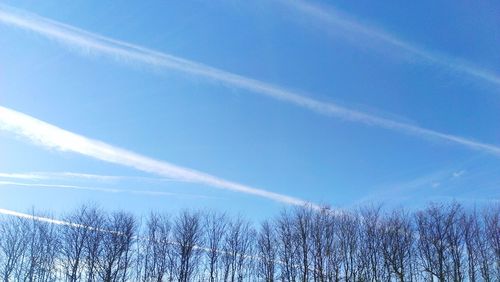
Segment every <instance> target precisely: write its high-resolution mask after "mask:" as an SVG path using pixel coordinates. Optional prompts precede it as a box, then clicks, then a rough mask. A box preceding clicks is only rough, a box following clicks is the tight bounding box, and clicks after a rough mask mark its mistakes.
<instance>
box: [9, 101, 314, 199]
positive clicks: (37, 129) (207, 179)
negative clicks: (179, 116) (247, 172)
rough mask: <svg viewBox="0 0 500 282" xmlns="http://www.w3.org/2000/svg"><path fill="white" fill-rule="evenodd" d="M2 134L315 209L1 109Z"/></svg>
mask: <svg viewBox="0 0 500 282" xmlns="http://www.w3.org/2000/svg"><path fill="white" fill-rule="evenodd" d="M0 130H6V131H9V132H13V133H15V134H18V135H20V136H24V137H27V138H28V139H30V140H31V141H32V142H34V143H35V144H37V145H41V146H43V147H46V148H51V149H56V150H60V151H66V152H74V153H78V154H81V155H84V156H88V157H92V158H95V159H98V160H101V161H105V162H109V163H113V164H118V165H123V166H127V167H131V168H135V169H137V170H140V171H143V172H148V173H152V174H155V175H158V176H161V177H167V178H171V179H175V180H179V181H185V182H191V183H198V184H203V185H208V186H211V187H215V188H220V189H225V190H231V191H235V192H240V193H245V194H250V195H254V196H259V197H263V198H267V199H271V200H274V201H277V202H281V203H286V204H291V205H299V206H302V205H312V204H311V203H308V202H307V201H305V200H302V199H298V198H295V197H291V196H287V195H283V194H279V193H274V192H271V191H267V190H263V189H258V188H254V187H250V186H246V185H243V184H240V183H236V182H231V181H228V180H225V179H222V178H219V177H216V176H213V175H210V174H207V173H203V172H200V171H196V170H192V169H189V168H184V167H181V166H177V165H174V164H171V163H168V162H164V161H159V160H155V159H152V158H148V157H146V156H143V155H140V154H137V153H134V152H131V151H128V150H125V149H121V148H118V147H115V146H112V145H109V144H106V143H103V142H100V141H97V140H93V139H90V138H87V137H84V136H82V135H78V134H76V133H73V132H70V131H67V130H64V129H61V128H59V127H57V126H54V125H51V124H49V123H46V122H44V121H41V120H39V119H36V118H33V117H31V116H28V115H26V114H23V113H20V112H17V111H14V110H11V109H8V108H5V107H2V106H0Z"/></svg>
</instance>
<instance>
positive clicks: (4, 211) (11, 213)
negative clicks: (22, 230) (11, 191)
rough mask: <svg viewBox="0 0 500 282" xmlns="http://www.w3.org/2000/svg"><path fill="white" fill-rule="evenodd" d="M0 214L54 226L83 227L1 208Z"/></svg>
mask: <svg viewBox="0 0 500 282" xmlns="http://www.w3.org/2000/svg"><path fill="white" fill-rule="evenodd" d="M0 214H3V215H7V216H15V217H18V218H23V219H29V220H36V221H41V222H46V223H50V224H56V225H67V226H73V227H83V225H80V224H75V223H70V222H66V221H62V220H57V219H53V218H50V217H42V216H37V215H33V214H27V213H22V212H16V211H13V210H8V209H2V208H0Z"/></svg>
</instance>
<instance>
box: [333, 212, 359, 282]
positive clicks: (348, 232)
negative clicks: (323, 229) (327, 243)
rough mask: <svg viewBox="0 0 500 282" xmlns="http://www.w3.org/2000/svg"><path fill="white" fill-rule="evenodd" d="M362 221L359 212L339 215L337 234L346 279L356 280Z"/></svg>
mask: <svg viewBox="0 0 500 282" xmlns="http://www.w3.org/2000/svg"><path fill="white" fill-rule="evenodd" d="M359 225H360V222H359V217H358V215H357V214H352V213H351V214H348V213H343V214H341V215H339V217H338V224H337V232H336V234H337V236H338V240H339V249H340V253H341V263H342V269H343V272H344V280H345V281H356V279H357V275H358V272H357V268H358V259H359V256H358V251H359V249H358V247H359V243H360V242H359V233H360V231H359V230H360V226H359Z"/></svg>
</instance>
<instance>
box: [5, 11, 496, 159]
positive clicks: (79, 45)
mask: <svg viewBox="0 0 500 282" xmlns="http://www.w3.org/2000/svg"><path fill="white" fill-rule="evenodd" d="M0 22H2V23H4V24H7V25H11V26H15V27H18V28H22V29H26V30H30V31H33V32H36V33H38V34H40V35H43V36H46V37H48V38H52V39H55V40H57V41H59V42H61V43H63V44H65V45H67V46H70V47H73V48H72V50H74V49H77V50H82V51H85V53H96V54H101V55H106V56H109V57H111V58H115V59H118V60H124V61H130V62H136V63H140V64H145V65H150V66H155V67H160V68H166V69H172V70H176V71H180V72H184V73H188V74H191V75H195V76H199V77H204V78H207V79H210V80H213V81H217V82H220V83H222V84H225V85H227V86H231V87H236V88H240V89H244V90H248V91H251V92H253V93H257V94H261V95H264V96H267V97H271V98H274V99H277V100H280V101H283V102H287V103H290V104H293V105H296V106H299V107H302V108H305V109H308V110H310V111H313V112H315V113H319V114H322V115H326V116H330V117H335V118H340V119H342V120H347V121H351V122H357V123H362V124H366V125H370V126H376V127H380V128H385V129H388V130H392V131H396V132H401V133H405V134H409V135H414V136H418V137H421V138H427V139H433V140H440V141H446V142H449V143H454V144H458V145H461V146H464V147H467V148H469V149H473V150H477V151H483V152H486V153H489V154H492V155H495V156H500V147H498V146H496V145H491V144H486V143H481V142H478V141H475V140H471V139H467V138H464V137H460V136H456V135H451V134H446V133H441V132H438V131H434V130H430V129H426V128H422V127H419V126H416V125H412V124H408V123H404V122H399V121H395V120H391V119H387V118H383V117H380V116H376V115H372V114H369V113H365V112H361V111H356V110H353V109H349V108H346V107H342V106H339V105H337V104H334V103H329V102H323V101H319V100H316V99H313V98H309V96H311V95H307V96H304V95H301V94H299V93H297V92H294V91H290V90H287V89H284V88H282V87H279V86H276V85H272V84H269V83H266V82H262V81H259V80H255V79H251V78H248V77H244V76H241V75H237V74H234V73H230V72H227V71H223V70H220V69H217V68H213V67H210V66H207V65H204V64H200V63H196V62H193V61H189V60H186V59H183V58H179V57H176V56H173V55H170V54H166V53H161V52H157V51H154V50H151V49H147V48H144V47H141V46H137V45H133V44H130V43H127V42H123V41H119V40H114V39H111V38H107V37H104V36H101V35H98V34H94V33H90V32H87V31H84V30H81V29H78V28H75V27H72V26H69V25H66V24H63V23H59V22H56V21H53V20H50V19H46V18H43V17H40V16H37V15H34V14H31V13H26V12H20V11H18V10H14V9H12V8H9V7H7V6H5V5H0Z"/></svg>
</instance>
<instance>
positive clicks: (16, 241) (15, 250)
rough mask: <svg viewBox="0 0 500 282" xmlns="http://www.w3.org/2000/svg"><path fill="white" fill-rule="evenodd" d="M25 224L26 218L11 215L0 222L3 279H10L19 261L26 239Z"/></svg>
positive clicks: (26, 228) (0, 269) (26, 230)
mask: <svg viewBox="0 0 500 282" xmlns="http://www.w3.org/2000/svg"><path fill="white" fill-rule="evenodd" d="M27 224H28V222H27V221H26V220H24V219H21V218H13V217H10V218H4V219H3V220H2V221H1V222H0V234H1V236H2V237H1V240H0V251H1V255H2V258H3V261H2V266H1V268H0V271H1V275H2V280H3V281H12V278H13V276H14V271H15V270H16V268H18V266H19V264H20V263H21V258H22V257H23V255H24V253H25V250H26V249H25V247H26V245H27V240H28V227H27Z"/></svg>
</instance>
